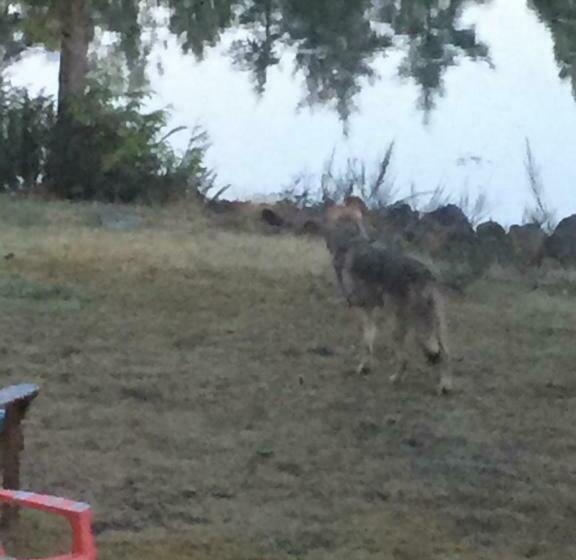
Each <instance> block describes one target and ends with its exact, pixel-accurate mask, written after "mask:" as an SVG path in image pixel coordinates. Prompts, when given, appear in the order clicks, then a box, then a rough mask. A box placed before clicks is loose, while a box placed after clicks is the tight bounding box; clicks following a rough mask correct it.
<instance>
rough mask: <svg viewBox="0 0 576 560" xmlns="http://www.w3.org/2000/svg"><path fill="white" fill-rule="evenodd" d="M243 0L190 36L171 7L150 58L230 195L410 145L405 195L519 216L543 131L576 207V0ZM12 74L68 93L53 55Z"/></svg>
mask: <svg viewBox="0 0 576 560" xmlns="http://www.w3.org/2000/svg"><path fill="white" fill-rule="evenodd" d="M183 4H186V2H184V3H183ZM223 4H226V2H217V3H216V5H214V3H213V2H212V4H211V5H212V6H214V9H218V7H219V6H220V7H221V6H222V5H223ZM228 4H230V3H228ZM231 4H233V5H232V6H228V5H227V6H228V7H230V9H231V11H232V12H233V13H232V17H231V18H230V21H229V22H226V24H222V25H221V26H220V28H219V29H218V30H217V31H216V32H215V33H213V34H212V35H211V36H210V37H209V40H208V41H204V42H202V41H201V40H199V39H197V38H198V36H199V33H198V32H197V31H196V33H195V34H194V33H192V32H193V31H194V29H192V30H191V32H190V33H189V34H188V35H187V33H186V32H183V33H180V34H175V33H174V31H176V30H178V24H179V21H175V19H174V18H173V19H172V20H170V12H169V10H168V8H163V9H160V10H158V12H157V17H158V18H159V20H160V21H162V22H163V23H165V25H161V26H160V27H158V28H157V29H155V30H154V33H155V36H154V39H153V41H152V48H151V51H150V53H149V54H148V58H147V62H148V65H147V75H148V78H149V82H150V86H151V88H152V89H153V90H154V91H155V95H154V96H153V98H152V99H151V102H150V104H151V106H152V107H161V106H166V105H170V106H171V107H172V108H173V111H174V114H173V124H174V125H181V124H185V125H188V126H190V127H193V126H194V125H196V124H200V125H202V126H203V127H204V128H205V129H206V130H207V131H208V133H209V135H210V138H211V141H212V148H211V150H210V152H209V156H208V157H209V162H208V163H209V164H210V165H211V166H213V167H214V168H215V169H216V171H217V172H218V182H219V183H220V184H227V183H229V184H230V185H231V189H230V190H229V191H228V193H227V196H229V197H251V196H258V197H262V196H265V195H267V194H270V193H276V192H278V191H280V190H282V189H283V188H285V187H286V186H288V185H289V184H290V183H291V181H293V179H294V177H296V176H298V175H302V174H304V175H307V176H308V182H309V184H311V185H312V186H314V185H316V182H315V177H317V175H318V174H319V173H320V171H321V169H322V167H323V165H324V162H325V161H326V160H327V158H329V157H330V155H331V154H332V153H334V154H335V156H334V161H335V166H337V167H338V166H343V165H344V164H345V162H346V160H347V159H348V158H359V159H362V160H364V161H366V162H367V163H371V162H375V161H376V160H377V159H378V158H379V157H381V156H382V154H383V153H384V151H385V150H386V147H387V146H388V144H389V142H391V141H394V142H395V146H396V149H395V153H394V158H393V164H392V169H391V175H390V177H391V179H392V180H393V181H394V185H395V189H396V192H397V196H398V197H402V196H406V195H408V194H409V193H410V191H411V188H415V189H416V190H417V191H430V190H432V189H434V188H436V187H437V186H438V185H442V186H444V188H445V192H446V193H447V194H448V195H449V196H451V197H452V198H453V199H455V200H457V199H458V198H459V197H460V195H461V194H462V193H464V192H468V193H470V195H471V196H472V197H474V196H475V195H476V194H477V193H479V192H486V193H487V195H488V200H489V209H488V214H489V215H490V216H491V217H493V218H495V219H498V220H501V221H503V222H506V223H511V222H513V221H519V220H521V219H522V214H523V209H524V207H525V205H526V203H528V202H530V195H529V192H528V187H527V180H526V172H525V168H524V161H525V150H526V147H525V141H526V138H529V139H530V142H531V145H532V149H533V152H534V155H535V158H536V161H537V162H538V165H539V167H540V171H541V176H542V179H543V182H544V185H545V188H546V195H547V197H548V199H549V201H550V203H551V205H552V206H553V207H555V208H556V209H557V210H558V213H559V215H566V214H568V213H571V212H576V191H575V186H576V159H575V158H574V156H573V151H574V146H576V104H575V101H574V96H573V82H572V77H573V76H574V75H575V73H574V71H573V67H572V59H571V57H572V54H571V53H572V52H573V51H574V52H576V32H573V30H576V9H574V8H571V2H570V1H569V0H565V1H562V0H555V1H548V0H539V1H536V0H534V1H533V2H531V3H529V4H527V2H526V1H525V0H487V1H474V0H470V1H460V0H455V1H454V0H427V1H426V0H424V1H423V0H372V1H371V2H368V1H365V0H350V1H347V2H344V0H330V1H328V0H278V1H275V0H252V1H240V0H238V1H237V2H232V3H231ZM206 9H207V10H209V9H210V7H209V6H208V7H207V8H206ZM202 29H204V28H202ZM206 29H209V28H206ZM204 30H205V29H204ZM185 31H186V30H185ZM206 35H208V31H206ZM150 37H152V36H150ZM188 37H192V38H194V37H196V39H197V40H196V41H191V40H189V39H188ZM11 75H12V77H13V81H14V82H16V83H19V84H26V85H28V86H30V87H31V88H32V89H34V90H38V89H39V88H42V87H43V88H46V89H47V90H48V91H51V92H54V91H55V88H56V84H57V60H55V57H54V56H53V55H47V54H45V53H44V52H43V51H41V50H38V49H37V50H35V51H31V52H30V53H28V54H27V55H26V56H25V58H24V59H23V60H22V61H21V62H20V63H18V64H17V65H16V66H15V67H13V68H12V70H11ZM171 141H172V142H173V143H174V144H175V145H176V146H178V147H182V148H184V147H185V145H186V142H187V138H186V135H185V134H179V135H175V136H173V137H172V139H171ZM421 202H422V203H424V202H425V201H424V200H422V201H421Z"/></svg>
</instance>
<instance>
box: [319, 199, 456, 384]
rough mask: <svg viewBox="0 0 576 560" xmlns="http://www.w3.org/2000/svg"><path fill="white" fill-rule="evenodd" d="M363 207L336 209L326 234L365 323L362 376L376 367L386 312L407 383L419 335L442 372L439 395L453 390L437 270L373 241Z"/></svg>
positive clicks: (397, 375)
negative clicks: (410, 351)
mask: <svg viewBox="0 0 576 560" xmlns="http://www.w3.org/2000/svg"><path fill="white" fill-rule="evenodd" d="M363 214H364V212H363V211H362V209H361V208H360V207H359V206H358V205H357V204H345V205H343V206H342V205H331V206H330V207H328V208H327V209H326V211H325V215H324V235H325V240H326V245H327V247H328V250H329V251H330V253H331V255H332V263H333V265H334V271H335V273H336V278H337V281H338V285H339V287H340V289H341V291H342V292H343V294H344V296H345V297H346V300H347V301H348V304H349V305H350V306H351V307H355V308H358V309H359V310H360V313H361V316H362V323H363V344H362V355H361V359H360V363H359V365H358V368H357V371H358V373H363V372H368V371H369V370H370V368H371V366H372V362H373V354H374V341H375V338H376V334H377V326H376V317H375V313H376V310H377V308H385V309H386V310H388V311H389V312H390V313H391V314H392V315H393V316H394V318H395V327H394V332H393V350H394V354H395V357H396V362H397V363H396V370H395V371H394V373H393V375H392V376H391V377H390V380H391V381H392V382H393V383H398V382H400V381H401V379H402V377H403V375H404V372H405V370H406V366H407V352H406V343H407V338H408V335H409V334H411V333H412V334H414V335H415V337H416V340H417V341H418V343H419V345H420V347H421V348H422V350H423V351H424V354H425V356H426V358H427V360H428V363H429V364H430V365H432V366H435V368H438V369H439V370H440V382H439V386H438V392H439V394H443V393H447V392H449V391H450V390H451V388H452V372H451V367H450V363H449V356H448V350H447V346H446V327H445V318H444V305H443V302H442V298H441V296H440V293H439V290H438V283H437V280H436V278H435V276H434V274H433V273H432V271H431V270H430V269H429V268H428V267H427V266H426V265H424V264H423V263H421V262H420V261H418V260H416V259H414V258H411V257H409V256H407V255H404V254H403V253H401V252H400V251H397V250H393V249H390V248H387V247H385V246H383V245H381V244H378V243H376V242H373V241H370V239H369V238H368V234H367V231H366V228H365V226H364V220H363Z"/></svg>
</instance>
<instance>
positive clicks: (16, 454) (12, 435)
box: [0, 384, 38, 528]
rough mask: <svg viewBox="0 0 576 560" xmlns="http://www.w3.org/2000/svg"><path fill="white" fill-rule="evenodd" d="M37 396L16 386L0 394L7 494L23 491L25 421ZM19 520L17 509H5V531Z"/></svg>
mask: <svg viewBox="0 0 576 560" xmlns="http://www.w3.org/2000/svg"><path fill="white" fill-rule="evenodd" d="M37 395H38V387H37V386H36V385H28V384H25V385H14V386H12V387H7V388H6V389H2V390H0V407H4V410H5V416H4V425H3V427H2V447H3V453H2V475H3V476H2V485H3V487H4V488H5V489H7V490H20V458H21V454H22V450H23V449H24V437H23V432H22V420H23V419H24V416H25V415H26V411H27V410H28V407H29V406H30V403H31V402H32V400H33V399H34V398H35V397H36V396H37ZM17 518H18V509H17V508H13V507H10V506H9V505H3V506H2V517H1V525H2V527H4V528H8V527H9V526H11V525H12V524H13V523H14V522H15V521H16V519H17Z"/></svg>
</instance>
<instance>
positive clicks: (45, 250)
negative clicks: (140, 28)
mask: <svg viewBox="0 0 576 560" xmlns="http://www.w3.org/2000/svg"><path fill="white" fill-rule="evenodd" d="M0 202H1V204H2V207H3V209H2V210H1V211H0V218H2V217H3V216H4V219H3V221H2V223H1V224H0V247H1V250H2V251H3V252H4V254H6V253H9V252H12V253H14V255H15V256H14V258H13V259H10V260H5V261H2V267H1V270H0V305H2V310H3V313H2V314H1V316H0V322H1V326H2V332H3V333H4V336H3V339H2V341H1V343H0V354H1V355H2V362H1V365H0V376H1V377H0V378H1V380H2V383H3V384H8V383H11V382H20V381H24V380H26V381H32V382H38V383H40V384H41V385H42V393H41V396H40V397H39V398H38V400H37V402H36V403H35V405H34V408H33V410H32V412H31V414H30V417H29V420H28V422H27V425H26V432H27V453H26V463H25V466H24V479H25V482H26V486H27V487H29V488H31V489H33V490H37V491H41V492H48V493H56V494H62V495H66V496H69V497H71V498H76V499H85V500H87V501H89V502H90V503H92V504H93V506H94V510H95V528H96V531H97V533H98V544H99V552H100V557H101V558H103V559H110V560H112V559H114V560H115V559H123V560H131V559H134V560H135V559H139V560H140V559H143V560H147V559H148V558H150V559H151V558H167V559H168V560H179V559H180V558H187V559H188V558H191V559H193V560H216V559H218V560H220V559H230V560H232V559H257V558H258V559H263V558H268V559H281V558H292V559H294V558H303V559H306V560H314V559H321V558H336V559H342V560H344V559H346V560H349V559H352V560H354V559H365V558H374V559H378V560H380V559H394V560H398V559H403V560H404V559H414V560H416V559H427V560H428V559H433V560H435V559H438V560H452V559H456V558H458V559H480V558H486V559H488V558H490V559H493V558H498V559H508V558H525V557H534V558H539V559H540V558H541V559H549V560H562V559H568V558H571V557H572V556H571V555H572V554H573V550H574V545H575V544H576V542H575V541H576V538H575V536H574V531H573V527H574V521H575V517H576V509H575V507H574V503H576V502H575V501H576V487H575V485H574V467H573V465H574V464H575V461H576V444H575V443H574V441H575V439H574V428H573V426H574V425H575V423H576V408H575V407H574V402H575V399H576V378H575V377H574V363H575V359H576V347H575V346H574V343H573V341H574V338H575V334H576V326H575V323H574V316H575V315H576V303H575V301H574V299H573V297H572V295H571V293H572V292H567V291H566V289H565V288H562V289H560V290H555V289H553V287H554V286H555V284H554V282H553V281H552V280H550V281H549V283H548V284H547V285H546V286H545V288H544V289H540V290H531V289H530V286H528V285H525V284H523V283H520V282H517V281H515V280H514V279H509V278H504V277H502V278H501V279H499V280H491V281H485V282H481V283H479V284H477V285H476V286H475V287H473V288H472V289H471V290H470V293H469V294H468V295H467V296H466V298H461V297H460V298H458V299H454V298H453V299H451V301H450V302H449V304H450V305H449V316H450V318H451V327H452V329H451V330H452V333H453V334H452V347H453V349H454V354H455V357H456V360H457V361H456V375H457V378H456V379H457V388H458V390H457V392H456V394H455V395H454V396H452V397H450V398H448V399H444V400H439V399H438V398H437V397H436V396H435V395H434V394H433V392H432V390H431V387H432V385H431V384H430V382H429V380H428V379H425V377H424V374H420V373H418V371H415V372H414V373H413V374H412V375H411V376H409V377H408V379H407V381H406V384H405V385H404V386H402V387H400V388H397V389H393V388H392V387H391V386H390V385H389V383H388V381H387V375H385V373H386V372H385V370H386V368H387V364H388V362H387V352H386V350H385V343H383V344H382V348H381V352H380V354H381V369H382V373H381V374H379V373H378V371H376V372H375V373H374V374H372V375H370V376H366V377H357V376H355V375H353V374H352V373H351V371H352V370H353V367H354V365H355V356H354V355H353V354H354V352H355V350H356V344H357V342H358V337H359V329H358V325H357V324H356V322H355V321H354V320H353V321H350V316H349V311H348V310H347V309H346V308H345V306H344V305H343V304H342V302H341V301H339V299H338V297H337V296H336V295H335V290H334V287H333V283H332V274H331V271H330V266H329V261H328V256H327V254H326V251H325V250H324V247H323V246H322V244H321V243H320V242H315V241H311V240H305V239H300V238H293V237H289V236H262V235H258V234H256V233H242V232H233V231H222V230H221V229H218V228H216V227H212V226H210V225H209V224H207V222H206V219H205V218H204V217H202V216H200V215H199V214H198V213H197V212H195V211H194V210H193V209H190V208H188V209H180V210H179V211H170V210H154V211H152V210H144V209H139V210H138V211H137V212H138V213H139V215H140V216H141V218H142V223H141V226H140V227H139V228H138V229H135V230H133V231H113V230H108V229H105V228H102V227H101V226H99V225H98V223H99V222H98V220H95V219H94V212H96V211H100V210H95V209H94V207H91V206H78V207H73V206H69V205H40V204H37V203H28V202H26V204H28V206H27V207H21V206H19V204H21V203H16V202H11V201H0ZM28 213H32V214H33V216H34V220H32V219H31V218H26V216H27V214H28ZM15 216H18V219H16V218H15ZM36 222H37V223H40V225H39V226H35V225H33V224H34V223H36ZM0 254H1V253H0ZM563 281H565V282H566V283H567V284H569V283H570V279H569V278H567V279H565V280H563ZM416 369H418V367H416ZM422 371H424V370H422ZM26 527H28V529H26ZM30 527H34V529H30ZM49 529H50V527H48V526H47V525H46V524H44V523H36V522H35V521H34V522H32V521H28V520H27V522H26V523H25V524H24V527H23V530H24V531H25V533H26V535H31V534H33V533H34V535H35V537H36V535H37V534H38V533H41V534H44V533H46V535H47V536H43V537H41V538H42V539H44V540H47V539H48V538H49V533H50V530H49ZM28 544H29V543H28ZM48 544H49V543H48V542H45V543H43V545H44V546H47V545H48Z"/></svg>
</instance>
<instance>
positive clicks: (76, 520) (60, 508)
mask: <svg viewBox="0 0 576 560" xmlns="http://www.w3.org/2000/svg"><path fill="white" fill-rule="evenodd" d="M0 502H1V503H5V504H10V505H14V506H19V507H23V508H32V509H36V510H39V511H44V512H47V513H54V514H56V515H60V516H62V517H64V518H66V519H67V521H68V523H69V524H70V529H71V530H72V549H71V550H70V552H69V553H67V554H64V555H60V556H50V557H46V558H41V559H38V560H95V558H96V548H95V546H94V537H93V535H92V526H91V518H92V512H91V510H90V506H89V505H88V504H84V503H81V502H73V501H71V500H66V499H65V498H56V497H54V496H43V495H41V494H33V493H31V492H22V491H17V490H4V489H0ZM3 554H4V551H3V550H2V546H1V545H0V558H1V557H2V556H1V555H3Z"/></svg>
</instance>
